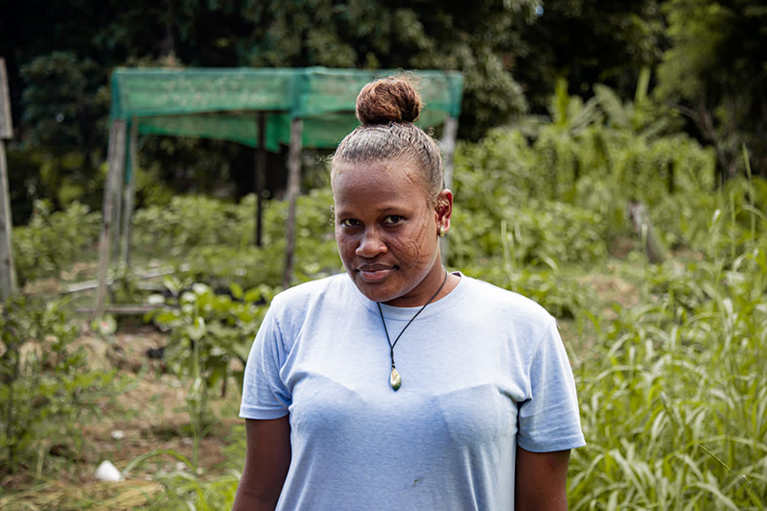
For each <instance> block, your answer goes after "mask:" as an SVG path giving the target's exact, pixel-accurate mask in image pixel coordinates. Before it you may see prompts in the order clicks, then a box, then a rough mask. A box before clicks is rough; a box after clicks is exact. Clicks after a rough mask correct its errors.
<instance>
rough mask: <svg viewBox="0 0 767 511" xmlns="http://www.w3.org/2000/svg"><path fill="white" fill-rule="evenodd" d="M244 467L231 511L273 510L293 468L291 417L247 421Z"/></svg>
mask: <svg viewBox="0 0 767 511" xmlns="http://www.w3.org/2000/svg"><path fill="white" fill-rule="evenodd" d="M245 430H246V433H247V442H248V446H247V449H246V452H245V468H244V469H243V471H242V479H240V485H239V486H238V487H237V496H236V497H235V499H234V507H233V508H232V511H261V510H269V511H273V510H274V508H275V506H276V505H277V500H278V499H279V498H280V493H281V492H282V485H283V484H284V483H285V476H286V475H287V473H288V467H289V466H290V422H289V421H288V416H287V415H286V416H285V417H280V418H279V419H274V420H251V419H248V420H246V421H245Z"/></svg>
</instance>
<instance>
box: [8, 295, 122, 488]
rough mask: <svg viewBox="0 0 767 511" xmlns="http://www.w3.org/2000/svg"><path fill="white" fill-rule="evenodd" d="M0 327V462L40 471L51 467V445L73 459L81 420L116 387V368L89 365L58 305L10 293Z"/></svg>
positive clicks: (79, 439)
mask: <svg viewBox="0 0 767 511" xmlns="http://www.w3.org/2000/svg"><path fill="white" fill-rule="evenodd" d="M0 332H2V336H1V337H0V340H1V341H2V344H1V345H0V349H1V352H0V381H2V383H3V385H2V386H0V424H3V429H2V430H0V465H1V466H3V467H4V468H5V469H7V470H9V471H10V472H15V471H17V470H18V469H19V468H20V467H24V468H27V469H31V468H32V467H37V473H38V474H40V473H42V472H43V470H44V469H46V470H47V469H49V468H50V465H51V464H53V461H52V460H51V459H50V458H46V456H47V454H48V450H49V449H50V448H51V447H53V446H56V445H58V446H59V449H60V450H63V451H64V452H68V453H69V458H70V459H75V458H77V457H78V454H77V450H79V449H81V448H82V447H83V437H82V432H81V427H80V425H81V424H82V423H83V421H84V420H86V418H87V417H88V416H89V415H90V414H94V413H98V411H99V407H98V401H99V399H101V398H103V397H105V396H112V395H114V394H115V393H117V392H119V391H120V387H121V386H122V385H120V384H118V385H115V383H116V382H115V381H114V378H115V371H100V370H97V369H93V368H91V367H90V364H89V361H88V358H87V354H86V352H85V350H84V349H83V347H82V346H76V345H75V344H74V341H75V339H76V337H77V334H78V329H77V327H76V326H75V324H74V323H73V322H72V321H71V320H70V319H69V318H67V317H66V316H65V315H64V313H63V311H62V309H61V304H59V303H56V302H52V303H49V304H48V305H47V306H46V307H44V308H42V309H41V308H38V307H36V306H35V305H34V304H32V303H29V302H27V301H26V300H24V299H23V298H15V299H13V300H12V301H9V302H7V303H6V304H5V306H4V308H3V311H2V315H1V316H0Z"/></svg>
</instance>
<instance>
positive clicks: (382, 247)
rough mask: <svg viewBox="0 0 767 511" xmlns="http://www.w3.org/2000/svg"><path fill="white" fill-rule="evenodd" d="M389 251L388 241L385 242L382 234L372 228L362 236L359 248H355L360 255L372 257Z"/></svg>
mask: <svg viewBox="0 0 767 511" xmlns="http://www.w3.org/2000/svg"><path fill="white" fill-rule="evenodd" d="M387 251H388V248H387V247H386V243H384V241H383V239H382V238H381V236H380V235H379V234H378V232H377V231H376V230H374V229H371V230H369V231H366V232H365V234H364V235H363V236H362V239H361V240H360V244H359V245H357V250H355V254H357V255H358V256H360V257H367V258H371V257H375V256H377V255H379V254H383V253H386V252H387Z"/></svg>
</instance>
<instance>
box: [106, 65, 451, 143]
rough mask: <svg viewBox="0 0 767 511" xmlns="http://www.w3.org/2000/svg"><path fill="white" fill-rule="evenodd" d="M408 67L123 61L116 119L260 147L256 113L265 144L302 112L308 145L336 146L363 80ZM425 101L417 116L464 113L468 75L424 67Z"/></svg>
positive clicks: (427, 121)
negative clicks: (151, 65) (135, 64)
mask: <svg viewBox="0 0 767 511" xmlns="http://www.w3.org/2000/svg"><path fill="white" fill-rule="evenodd" d="M398 73H401V71H393V70H384V71H361V70H352V69H327V68H320V67H312V68H301V69H248V68H238V69H225V68H215V69H184V70H161V69H118V70H116V71H115V72H114V73H113V75H112V112H111V117H112V119H113V120H115V119H124V120H130V121H131V122H136V123H138V131H139V133H143V134H155V135H175V136H191V137H202V138H213V139H219V140H229V141H233V142H239V143H241V144H245V145H248V146H250V147H256V146H257V141H258V133H257V114H258V112H264V113H265V115H266V134H265V144H264V145H265V147H266V149H268V150H270V151H278V150H279V146H280V145H288V144H289V142H290V122H291V120H292V119H303V121H304V122H303V140H302V142H303V147H310V148H333V147H336V146H337V145H338V143H339V142H340V141H341V139H343V137H344V136H346V135H347V134H348V133H349V132H350V131H352V130H353V129H354V128H355V127H356V126H357V125H358V124H359V122H358V121H357V118H356V117H355V116H354V106H355V102H356V99H357V94H359V91H360V89H362V87H363V86H364V85H365V84H366V83H368V82H370V81H372V80H375V79H377V78H381V77H384V76H390V75H393V74H398ZM412 74H413V75H414V76H415V77H416V79H417V80H418V88H419V92H420V93H421V97H422V98H423V100H424V102H425V103H426V108H425V109H424V110H423V113H422V114H421V118H420V119H419V121H418V124H419V125H421V126H423V127H429V126H436V125H438V124H442V122H444V120H445V117H446V116H447V115H451V116H453V117H458V115H459V114H460V111H461V99H462V95H463V76H462V75H461V74H460V73H457V72H453V71H417V72H413V73H412Z"/></svg>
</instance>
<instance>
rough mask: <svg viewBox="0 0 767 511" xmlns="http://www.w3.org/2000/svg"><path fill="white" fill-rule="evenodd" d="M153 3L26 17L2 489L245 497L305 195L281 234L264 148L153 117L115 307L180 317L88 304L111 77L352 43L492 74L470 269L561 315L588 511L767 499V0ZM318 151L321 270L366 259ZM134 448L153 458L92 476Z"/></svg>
mask: <svg viewBox="0 0 767 511" xmlns="http://www.w3.org/2000/svg"><path fill="white" fill-rule="evenodd" d="M144 4H145V2H144V3H142V2H139V3H136V4H133V5H132V6H130V7H123V6H117V4H116V3H114V2H103V3H101V4H99V5H89V4H88V3H85V2H81V3H78V2H74V3H72V2H48V3H47V5H48V7H47V9H48V14H49V15H48V16H46V17H41V16H40V15H39V12H37V8H36V6H35V5H34V3H27V4H23V5H19V6H18V7H19V9H18V10H17V14H16V16H17V17H16V18H15V21H14V23H10V22H9V21H8V18H3V19H2V20H0V24H2V25H1V26H0V33H2V34H3V38H2V40H0V55H3V56H5V57H6V58H7V59H8V65H9V71H10V74H11V91H12V95H13V98H12V102H13V109H14V115H15V119H14V120H15V122H16V126H17V128H18V129H17V133H16V138H15V139H14V140H13V141H12V142H11V143H10V144H9V148H8V151H9V168H10V171H11V192H12V199H13V208H14V210H13V214H14V220H15V221H16V223H17V226H16V227H15V228H14V232H13V235H14V255H15V257H16V263H17V266H18V268H17V270H18V273H19V277H20V281H21V282H22V283H23V284H24V292H23V294H22V296H20V297H17V298H15V299H13V300H11V301H9V302H8V303H6V304H4V306H3V307H2V314H0V327H1V328H0V332H2V337H1V338H0V341H1V342H0V381H2V383H3V385H2V386H0V486H1V487H2V488H3V494H2V495H1V496H0V507H1V508H3V509H6V508H7V509H30V508H32V509H34V508H46V509H223V508H226V507H227V506H230V505H231V502H232V500H233V497H234V492H235V490H236V485H237V481H238V479H239V471H240V470H241V469H242V455H243V452H244V432H243V430H242V426H241V424H239V421H238V420H237V419H235V418H234V417H235V416H236V408H237V402H238V399H239V385H240V378H241V371H242V368H243V364H244V360H245V358H246V356H247V353H248V349H249V345H250V340H251V339H252V337H253V335H254V333H255V331H256V330H257V329H258V326H259V324H260V321H261V319H262V318H263V314H264V313H265V311H266V308H267V307H268V304H269V301H270V300H271V298H272V297H273V296H274V294H275V293H277V292H279V291H280V282H281V273H282V255H283V252H284V243H285V240H284V227H283V226H284V224H285V217H286V206H285V204H284V203H283V202H281V201H277V200H270V201H267V202H266V211H265V221H264V226H265V233H264V246H263V248H257V247H254V246H253V243H254V230H255V226H254V216H255V203H256V200H255V197H254V196H253V195H252V194H249V193H248V192H249V191H250V189H251V188H249V186H251V185H252V183H250V184H249V183H248V182H247V179H245V178H244V177H243V176H244V175H245V174H252V153H250V152H249V150H247V149H244V148H239V147H236V146H234V145H233V144H225V143H217V142H206V141H199V140H192V139H168V138H162V137H147V138H145V139H142V141H141V144H142V148H141V154H142V160H141V161H140V162H139V163H140V167H141V168H139V169H138V170H137V172H138V177H139V180H138V189H139V199H140V205H141V207H140V208H139V209H138V211H137V213H136V216H135V221H134V237H133V254H134V261H133V265H132V267H131V268H130V269H125V268H122V269H116V270H115V271H114V273H113V277H114V280H115V283H114V285H113V286H112V288H111V294H112V295H111V300H112V301H113V302H114V303H118V304H135V303H144V304H152V305H154V306H155V307H156V309H154V310H153V311H152V312H150V313H148V314H146V315H145V316H144V317H141V318H125V317H119V318H116V317H111V316H105V317H103V318H97V320H95V321H92V322H88V320H87V319H86V316H85V315H83V314H82V313H78V312H77V309H78V308H79V307H81V306H83V305H90V304H91V303H92V296H90V295H89V294H88V293H87V292H86V293H72V292H71V291H72V286H73V285H75V284H77V283H79V282H81V281H83V280H85V279H87V278H91V277H92V276H93V274H94V272H95V261H96V257H97V256H96V252H95V245H96V243H97V240H98V233H99V228H100V225H101V213H100V197H101V193H102V191H103V190H102V186H103V181H104V172H105V168H104V162H103V160H104V147H105V145H106V141H105V137H106V133H107V130H106V125H105V123H106V115H107V110H108V100H109V95H108V89H107V83H108V80H107V77H108V74H109V72H110V70H111V69H112V68H113V67H114V66H117V65H146V66H157V65H174V66H178V65H184V66H193V65H210V66H224V65H225V66H237V65H256V66H288V65H291V66H292V65H295V66H303V65H327V66H350V67H367V68H382V67H416V68H418V67H430V68H451V69H453V68H458V69H461V70H462V71H463V72H464V73H465V74H466V81H467V90H466V99H465V103H464V112H465V113H464V115H462V117H461V119H460V122H461V129H462V131H461V135H462V141H461V142H460V143H459V145H458V148H457V151H456V154H455V181H454V192H455V196H456V206H455V213H454V218H453V228H452V230H451V232H450V235H449V236H448V240H449V243H450V258H449V261H448V263H449V266H450V267H451V268H454V269H460V270H461V271H463V272H464V273H465V274H467V275H470V276H475V277H478V278H482V279H484V280H487V281H489V282H492V283H494V284H496V285H498V286H501V287H504V288H507V289H510V290H513V291H517V292H520V293H522V294H524V295H526V296H529V297H531V298H533V299H535V300H536V301H538V302H539V303H541V304H542V305H544V306H545V307H546V308H547V309H548V310H549V311H550V312H551V313H552V314H554V315H555V316H556V317H557V318H558V320H559V322H560V325H561V327H562V331H563V337H564V339H565V342H566V345H567V348H568V351H569V353H570V357H571V361H572V363H573V367H574V373H575V377H576V385H577V387H578V391H579V398H580V405H581V420H582V424H583V429H584V433H585V435H586V438H587V441H588V445H587V446H586V447H585V448H582V449H578V450H576V451H574V452H573V455H572V459H571V468H570V475H569V498H570V505H571V508H572V509H576V510H580V509H626V508H629V509H633V508H636V509H650V508H655V509H700V510H705V509H764V507H765V505H766V504H767V390H765V389H767V362H765V360H767V307H765V303H767V300H765V296H766V293H767V242H766V241H765V240H767V216H765V215H766V214H767V181H766V180H765V179H764V176H765V173H767V166H766V165H765V154H766V151H767V146H765V142H764V141H765V140H767V139H766V138H765V137H764V129H765V114H764V111H765V110H766V109H767V107H765V96H764V91H765V90H767V87H765V73H766V72H767V68H766V67H765V61H766V59H765V54H764V52H765V48H767V45H764V44H763V39H764V31H765V30H766V29H767V28H766V27H767V22H766V21H765V19H766V17H767V10H765V9H764V8H763V7H761V6H760V5H759V3H758V2H756V1H749V0H739V1H730V2H717V3H715V2H709V1H703V0H666V1H637V2H621V3H616V2H605V1H588V0H579V1H576V0H567V1H564V2H556V3H552V4H551V5H548V4H539V3H536V2H534V1H529V2H528V1H526V0H520V1H509V2H503V3H494V2H479V3H478V4H476V5H474V6H473V7H472V8H471V9H470V8H469V7H448V6H446V5H443V4H440V5H436V4H435V3H433V2H421V3H416V4H412V5H405V4H402V5H400V4H398V3H396V2H395V3H394V4H392V3H386V4H385V5H384V3H380V4H379V3H376V2H373V3H370V2H350V3H346V4H339V3H337V2H330V1H325V0H316V1H311V2H266V3H264V2H248V1H238V2H222V3H219V2H197V1H195V0H170V1H167V2H164V3H160V4H157V3H155V4H152V5H149V4H146V5H144ZM118 7H119V8H118ZM64 14H66V16H65V15H64ZM55 20H59V21H55ZM83 27H89V30H84V29H83ZM6 34H7V36H6ZM574 41H577V42H578V44H575V43H574ZM316 156H317V155H309V156H308V157H307V158H306V159H305V163H306V165H305V167H306V168H307V173H306V177H305V183H304V184H305V185H306V186H305V189H306V190H307V191H306V193H305V194H304V195H303V196H302V197H300V199H299V214H298V230H297V258H296V277H297V280H298V281H304V280H309V279H314V278H319V277H322V276H325V275H328V274H332V273H337V272H340V271H343V269H342V267H341V264H340V260H339V258H338V256H337V253H336V249H335V242H334V239H333V225H332V209H331V202H332V200H331V193H330V190H329V187H328V175H327V167H326V163H325V160H324V159H322V158H317V157H316ZM191 183H195V185H194V186H195V187H196V189H192V188H190V186H191ZM222 188H225V189H232V188H234V190H233V192H232V193H231V194H229V195H227V196H225V197H218V196H216V194H214V193H213V191H214V190H218V191H220V189H222ZM182 191H187V192H189V191H196V192H197V193H186V194H181V193H179V192H182ZM278 191H279V190H277V189H276V188H275V189H274V190H272V192H273V193H277V192H278ZM202 192H206V193H202ZM218 195H221V194H220V193H219V194H218ZM640 204H641V205H642V206H644V208H645V211H646V212H647V215H648V218H649V219H650V220H651V225H650V224H648V223H643V222H642V221H641V220H639V221H637V219H636V216H635V213H632V212H636V211H637V209H636V208H637V205H640ZM632 215H634V216H632ZM651 239H652V240H654V242H655V243H656V244H654V245H653V244H650V243H649V241H650V240H651ZM651 247H656V248H657V247H660V248H659V249H657V250H658V251H659V253H660V257H659V256H658V253H657V252H656V253H651V252H650V250H649V249H650V248H651ZM648 256H652V259H651V258H650V257H648ZM651 260H652V261H654V262H651ZM160 270H162V271H160ZM150 271H153V272H155V274H158V275H159V276H158V277H156V278H145V277H146V275H147V273H148V272H150ZM163 274H164V275H163ZM147 338H149V339H152V343H150V344H141V342H144V341H145V340H146V339H147ZM136 346H140V347H136ZM144 348H149V349H146V350H144ZM131 353H133V354H134V355H133V356H131ZM169 396H172V397H173V399H172V400H169ZM171 419H172V420H171ZM132 429H136V430H138V431H137V432H135V433H131V430H132ZM118 433H119V434H118ZM122 435H127V436H126V437H123V436H122ZM131 435H132V436H131ZM106 459H110V460H112V461H114V462H115V464H116V465H117V467H118V469H119V470H120V471H121V472H122V473H123V474H124V475H125V476H126V477H127V478H128V480H127V481H125V482H123V483H121V484H120V485H112V486H109V485H106V486H105V485H103V484H101V485H98V484H91V479H92V474H93V472H94V470H95V467H96V466H97V465H98V463H100V462H101V461H103V460H106ZM212 459H215V460H217V461H215V463H214V462H213V461H211V460H212Z"/></svg>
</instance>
